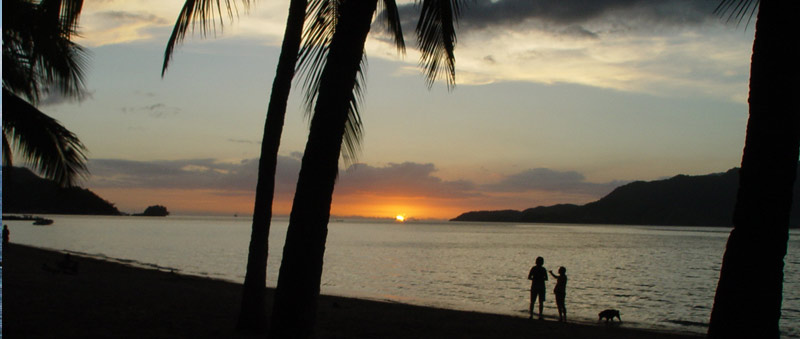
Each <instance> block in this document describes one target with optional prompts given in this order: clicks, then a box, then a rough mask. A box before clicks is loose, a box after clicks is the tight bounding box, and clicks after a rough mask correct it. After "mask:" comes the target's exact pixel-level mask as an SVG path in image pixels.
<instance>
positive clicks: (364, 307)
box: [2, 244, 701, 339]
mask: <svg viewBox="0 0 800 339" xmlns="http://www.w3.org/2000/svg"><path fill="white" fill-rule="evenodd" d="M63 257H64V253H63V252H58V251H50V250H43V249H38V248H33V247H27V246H22V245H16V244H9V245H6V246H3V278H2V279H3V328H2V330H3V337H5V338H12V339H13V338H102V337H106V338H111V337H113V338H133V337H135V338H248V337H255V336H248V335H246V334H242V333H236V331H235V330H234V327H235V324H236V317H237V315H238V310H239V299H240V297H241V296H240V294H241V284H236V283H231V282H226V281H220V280H214V279H208V278H200V277H194V276H185V275H180V274H175V273H170V272H165V271H159V270H155V269H145V268H137V267H133V266H128V265H124V264H120V263H115V262H110V261H104V260H99V259H96V258H88V257H78V256H75V259H76V260H77V261H78V262H79V271H78V273H77V274H65V273H58V272H55V271H54V270H52V269H43V268H42V266H43V265H47V267H48V268H52V267H56V266H57V263H58V262H59V261H61V260H62V259H63ZM267 298H268V300H271V299H272V290H269V291H268V295H267ZM269 308H270V307H269V305H268V309H269ZM316 336H317V337H318V338H409V337H413V338H531V337H537V338H699V337H701V336H697V335H691V334H680V333H667V332H660V331H647V330H640V329H629V328H625V324H624V323H623V324H622V326H607V325H605V324H603V323H598V324H575V323H566V324H565V323H559V322H556V321H550V320H545V321H540V320H528V319H527V318H523V317H513V316H507V315H497V314H487V313H478V312H466V311H455V310H446V309H438V308H432V307H421V306H413V305H406V304H400V303H394V302H381V301H371V300H362V299H353V298H345V297H334V296H321V297H320V301H319V313H318V318H317V329H316Z"/></svg>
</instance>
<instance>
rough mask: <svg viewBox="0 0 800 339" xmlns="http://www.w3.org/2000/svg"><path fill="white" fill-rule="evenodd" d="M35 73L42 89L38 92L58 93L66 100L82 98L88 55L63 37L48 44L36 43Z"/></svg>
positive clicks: (84, 91)
mask: <svg viewBox="0 0 800 339" xmlns="http://www.w3.org/2000/svg"><path fill="white" fill-rule="evenodd" d="M33 55H34V56H36V57H37V60H36V73H38V75H37V77H38V78H40V79H41V80H40V82H41V83H42V84H43V85H44V86H45V87H44V88H42V89H41V90H44V91H53V90H55V91H58V92H60V93H61V94H62V95H64V96H67V97H73V98H78V99H82V98H83V95H84V94H85V93H86V85H85V82H84V78H85V74H86V69H87V68H88V64H89V62H88V60H89V53H88V52H87V51H86V50H85V49H84V48H83V47H81V46H80V45H78V44H76V43H74V42H72V41H70V40H69V39H66V38H61V39H57V40H54V41H53V43H51V44H36V48H35V51H34V53H33Z"/></svg>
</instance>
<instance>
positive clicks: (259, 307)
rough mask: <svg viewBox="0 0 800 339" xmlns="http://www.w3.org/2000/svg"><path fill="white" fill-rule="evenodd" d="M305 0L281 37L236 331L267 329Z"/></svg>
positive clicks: (295, 3)
mask: <svg viewBox="0 0 800 339" xmlns="http://www.w3.org/2000/svg"><path fill="white" fill-rule="evenodd" d="M306 4H307V1H306V0H292V1H291V3H290V4H289V17H288V18H287V20H286V30H285V32H284V35H283V44H282V45H281V54H280V57H279V59H278V67H277V70H276V72H275V79H274V80H273V82H272V92H271V93H270V99H269V107H268V108H267V120H266V122H265V123H264V137H263V139H262V141H261V157H260V158H259V163H258V183H257V184H256V199H255V205H254V207H253V229H252V233H251V235H250V249H249V251H250V252H249V254H248V256H247V273H246V274H245V277H244V285H243V287H242V304H241V310H240V312H239V321H238V323H237V325H236V327H237V329H239V330H244V331H253V332H257V333H264V332H266V329H267V326H266V324H267V315H266V311H267V310H266V279H267V255H268V252H269V229H270V221H271V219H272V201H273V197H274V193H275V170H276V166H277V161H278V148H279V146H280V142H281V133H282V131H283V122H284V118H285V116H286V103H287V101H288V100H289V91H290V89H291V86H292V79H293V78H294V72H295V64H296V63H297V53H298V51H299V50H300V42H301V37H302V32H303V24H304V22H305V12H306Z"/></svg>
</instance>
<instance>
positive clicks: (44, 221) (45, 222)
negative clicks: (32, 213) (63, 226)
mask: <svg viewBox="0 0 800 339" xmlns="http://www.w3.org/2000/svg"><path fill="white" fill-rule="evenodd" d="M33 224H34V225H37V226H47V225H52V224H53V220H52V219H45V218H36V219H34V220H33Z"/></svg>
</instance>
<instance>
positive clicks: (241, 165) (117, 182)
mask: <svg viewBox="0 0 800 339" xmlns="http://www.w3.org/2000/svg"><path fill="white" fill-rule="evenodd" d="M295 156H298V154H294V155H293V156H279V157H278V167H277V172H276V182H275V195H276V198H275V199H276V200H275V201H276V203H279V204H282V205H286V204H290V202H291V199H292V196H293V194H294V190H295V185H296V183H297V176H298V173H299V171H300V160H299V159H298V158H296V157H295ZM89 170H90V172H91V174H92V175H91V177H90V180H89V185H88V186H89V187H91V188H98V189H151V190H152V189H155V190H189V191H191V190H203V191H207V192H210V193H207V194H212V195H213V196H217V197H219V198H220V199H225V197H247V198H250V199H252V197H253V196H254V195H255V194H254V192H255V187H256V182H257V178H258V159H247V160H242V161H240V162H238V163H228V162H219V161H217V160H215V159H188V160H170V161H132V160H119V159H92V160H91V161H89ZM436 172H437V169H436V166H435V165H434V164H431V163H426V164H421V163H414V162H403V163H389V164H386V165H383V166H372V165H368V164H354V165H351V166H350V167H349V168H347V169H343V170H341V171H340V174H339V178H338V182H337V184H336V188H335V191H334V194H335V195H336V198H335V199H334V200H335V201H339V202H349V204H355V205H359V204H370V203H379V202H380V203H388V202H392V201H417V204H421V205H427V206H435V205H451V206H474V207H475V208H484V209H485V208H528V207H533V206H538V205H548V204H554V203H585V202H589V201H592V200H596V199H599V198H600V197H602V196H604V195H605V194H608V193H609V192H610V191H611V190H613V189H614V188H615V187H617V186H619V185H621V184H622V182H618V181H614V182H609V183H590V182H586V179H585V177H584V176H583V174H581V173H578V172H575V171H555V170H551V169H547V168H535V169H529V170H525V171H522V172H519V173H515V174H511V175H507V176H504V177H500V178H499V179H498V180H497V181H496V182H494V183H491V184H485V185H477V184H475V183H474V182H471V181H468V180H444V179H442V178H440V177H437V176H436ZM189 199H191V198H189ZM355 205H354V206H355ZM287 206H290V205H287ZM462 208H466V207H462Z"/></svg>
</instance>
